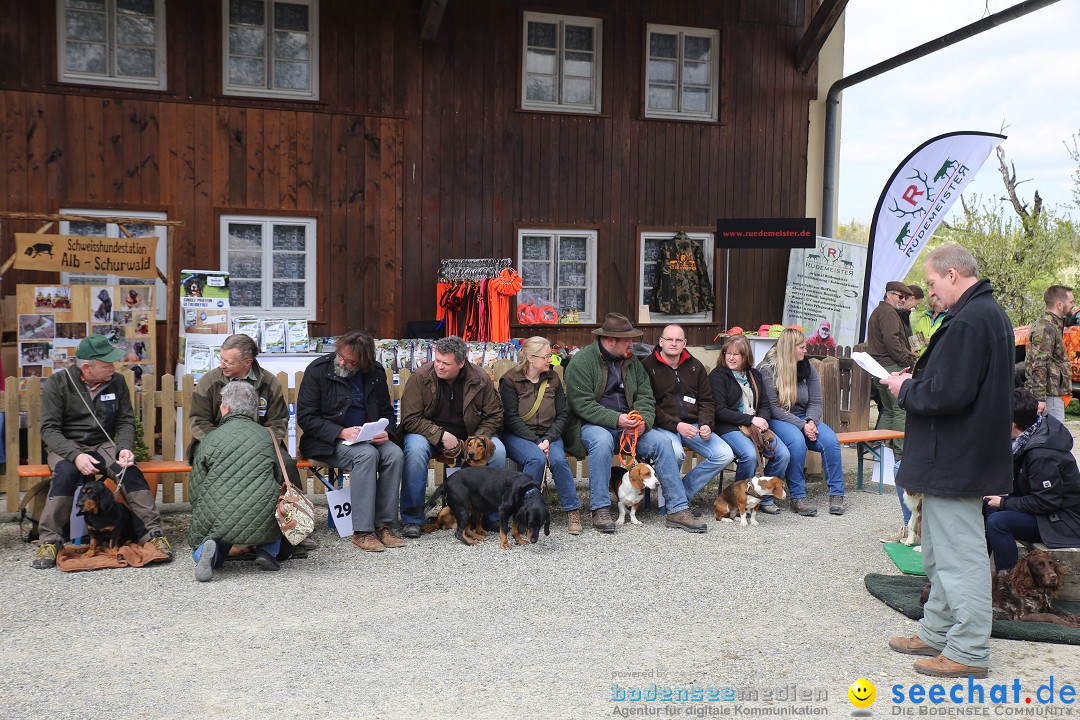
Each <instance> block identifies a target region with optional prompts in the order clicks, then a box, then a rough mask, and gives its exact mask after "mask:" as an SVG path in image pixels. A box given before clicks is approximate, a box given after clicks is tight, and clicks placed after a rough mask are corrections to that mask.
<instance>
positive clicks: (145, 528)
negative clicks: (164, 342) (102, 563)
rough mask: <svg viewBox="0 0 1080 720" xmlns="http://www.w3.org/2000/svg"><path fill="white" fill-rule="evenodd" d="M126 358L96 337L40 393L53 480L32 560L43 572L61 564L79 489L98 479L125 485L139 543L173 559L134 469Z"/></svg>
mask: <svg viewBox="0 0 1080 720" xmlns="http://www.w3.org/2000/svg"><path fill="white" fill-rule="evenodd" d="M123 356H124V351H123V350H120V349H117V348H115V347H113V346H112V344H111V343H110V342H109V339H108V338H106V337H105V336H103V335H90V336H88V337H86V338H84V339H83V341H82V342H81V343H79V349H78V350H77V351H76V353H75V358H76V363H75V365H74V366H73V367H67V368H63V369H61V370H58V371H57V372H55V373H53V375H52V377H50V378H49V379H48V380H46V381H45V386H44V388H42V391H41V439H42V440H43V441H44V443H45V449H46V450H48V453H49V456H48V463H49V468H50V469H51V470H52V473H53V476H52V484H51V485H50V487H49V498H48V500H46V501H45V509H44V510H43V511H42V514H41V543H40V545H38V550H37V552H36V553H35V555H34V559H33V562H32V563H31V564H32V566H33V567H35V568H37V569H39V570H45V569H48V568H51V567H53V566H55V565H56V553H57V551H58V550H59V549H60V548H61V547H62V546H63V544H64V539H65V535H66V533H65V526H66V525H67V524H68V519H69V517H70V515H71V505H72V501H73V499H74V495H75V489H76V488H77V487H78V485H79V483H80V482H82V481H83V480H86V479H89V478H92V477H93V476H95V475H105V476H108V477H110V478H112V479H113V480H114V481H116V483H117V484H118V485H119V486H120V491H121V492H123V494H124V497H125V498H126V499H127V503H128V507H130V508H131V510H132V512H133V513H134V514H135V517H136V519H137V522H136V531H137V532H138V534H139V542H140V543H144V542H147V541H148V540H149V541H150V542H152V543H153V544H154V545H156V546H157V548H158V549H159V550H161V551H162V552H164V553H165V554H166V555H168V556H169V557H170V558H171V557H172V549H171V547H170V546H169V541H168V540H166V539H165V536H164V535H163V534H162V532H161V516H160V515H159V514H158V511H157V508H156V507H155V505H154V496H153V495H152V494H151V493H150V486H149V485H147V483H146V478H145V477H143V474H142V471H141V470H139V468H138V467H136V465H135V454H134V453H133V452H132V448H133V447H134V445H135V413H134V411H133V410H132V405H131V396H130V395H128V389H127V383H125V382H124V381H123V379H122V378H118V377H116V365H115V363H116V361H117V360H119V359H121V358H122V357H123Z"/></svg>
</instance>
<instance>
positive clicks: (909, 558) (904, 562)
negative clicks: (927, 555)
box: [884, 542, 926, 575]
mask: <svg viewBox="0 0 1080 720" xmlns="http://www.w3.org/2000/svg"><path fill="white" fill-rule="evenodd" d="M884 547H885V554H886V555H888V556H889V559H890V560H892V561H893V563H894V564H895V565H896V567H897V568H898V569H899V570H900V572H902V573H904V574H905V575H926V573H925V572H924V571H923V569H922V553H921V552H915V548H913V547H908V546H907V545H904V544H903V543H898V542H895V543H885V546H884Z"/></svg>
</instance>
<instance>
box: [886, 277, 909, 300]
mask: <svg viewBox="0 0 1080 720" xmlns="http://www.w3.org/2000/svg"><path fill="white" fill-rule="evenodd" d="M885 292H898V293H900V294H901V295H903V296H904V297H908V296H910V295H911V288H909V287H908V286H907V285H905V284H904V283H902V282H900V281H899V280H890V281H889V282H887V283H885Z"/></svg>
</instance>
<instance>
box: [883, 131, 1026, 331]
mask: <svg viewBox="0 0 1080 720" xmlns="http://www.w3.org/2000/svg"><path fill="white" fill-rule="evenodd" d="M1004 139H1005V136H1004V135H997V134H995V133H985V132H977V131H963V132H954V133H947V134H945V135H939V136H938V137H936V138H933V139H932V140H928V141H926V142H925V143H923V144H922V145H920V146H919V147H918V148H916V149H915V151H914V152H912V153H911V154H910V155H908V156H907V158H906V159H905V160H904V161H903V162H902V163H900V167H898V168H896V170H895V171H894V172H893V174H892V176H891V177H890V178H889V181H888V182H887V183H886V184H885V189H884V190H883V191H882V193H881V197H880V198H879V199H878V204H877V209H876V210H875V211H874V220H873V223H872V224H871V226H870V260H869V262H870V264H869V266H868V267H867V270H868V271H869V272H868V273H867V278H866V285H865V290H866V294H865V295H864V296H863V306H864V308H865V314H864V315H863V322H862V331H863V333H864V334H865V327H866V323H868V322H869V321H870V313H872V312H873V310H874V308H875V307H877V304H878V303H879V302H880V301H881V299H882V298H883V297H885V284H886V283H887V282H889V281H890V280H900V281H903V279H904V277H905V276H906V275H907V273H908V270H910V269H911V266H912V265H914V264H915V260H916V259H918V257H919V253H920V252H922V249H923V248H924V247H925V246H926V243H927V242H929V240H930V237H931V236H932V235H933V234H934V230H936V229H937V226H938V225H940V224H941V221H942V220H943V219H944V218H945V215H946V214H947V213H948V212H949V209H950V208H951V207H952V206H953V203H955V202H956V200H957V199H958V198H959V197H960V194H961V193H962V192H963V191H964V188H966V187H967V186H968V184H969V183H971V181H972V180H973V179H974V178H975V173H977V172H979V168H981V167H982V166H983V163H985V162H986V158H988V157H989V156H990V153H991V152H993V150H994V148H996V147H997V146H998V145H1000V144H1001V142H1002V141H1003V140H1004Z"/></svg>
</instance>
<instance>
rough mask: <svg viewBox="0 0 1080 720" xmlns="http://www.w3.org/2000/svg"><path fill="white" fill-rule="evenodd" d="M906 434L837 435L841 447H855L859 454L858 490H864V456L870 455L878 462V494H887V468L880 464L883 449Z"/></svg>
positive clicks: (880, 431)
mask: <svg viewBox="0 0 1080 720" xmlns="http://www.w3.org/2000/svg"><path fill="white" fill-rule="evenodd" d="M902 437H904V433H902V432H900V431H899V430H860V431H857V432H843V433H836V439H837V440H839V441H840V444H841V445H855V450H856V452H857V453H858V454H859V479H858V482H857V483H856V484H855V489H856V490H862V486H863V456H864V455H865V454H866V453H870V457H872V458H873V459H875V460H877V461H878V463H879V464H878V494H879V495H880V494H882V493H883V492H885V481H884V478H885V468H884V467H883V466H882V465H881V464H880V463H881V456H882V448H883V447H884V446H885V443H887V442H888V441H890V440H899V439H900V438H902Z"/></svg>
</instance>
